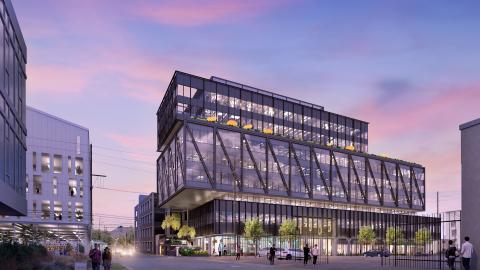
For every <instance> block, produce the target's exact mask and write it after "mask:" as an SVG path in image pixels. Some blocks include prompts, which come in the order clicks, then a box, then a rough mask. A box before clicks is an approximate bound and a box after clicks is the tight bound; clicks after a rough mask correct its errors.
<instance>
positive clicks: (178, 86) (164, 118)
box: [157, 71, 368, 152]
mask: <svg viewBox="0 0 480 270" xmlns="http://www.w3.org/2000/svg"><path fill="white" fill-rule="evenodd" d="M187 118H188V119H192V118H193V119H197V120H203V121H207V122H215V123H218V124H223V125H228V126H233V127H238V128H242V129H245V130H253V131H256V132H260V133H265V134H271V135H274V136H280V137H285V138H291V139H294V140H299V141H305V142H311V143H315V144H320V145H325V146H334V147H338V148H345V149H348V150H354V151H358V152H367V151H368V123H367V122H365V121H361V120H357V119H354V118H351V117H347V116H343V115H338V114H335V113H332V112H328V111H325V110H324V108H323V107H322V106H318V105H314V104H311V103H308V102H304V101H301V100H298V99H294V98H289V97H285V96H282V95H278V94H275V93H272V92H268V91H265V90H260V89H257V88H254V87H251V86H247V85H244V84H240V83H236V82H232V81H229V80H225V79H221V78H217V77H211V78H210V79H205V78H201V77H198V76H195V75H190V74H187V73H183V72H180V71H176V72H175V73H174V75H173V78H172V80H171V82H170V85H169V87H168V89H167V92H166V94H165V96H164V98H163V100H162V103H161V105H160V107H159V109H158V112H157V119H158V150H159V151H161V150H162V149H163V147H164V146H165V145H164V143H165V141H166V139H167V135H168V134H169V132H168V131H169V130H171V129H172V127H173V126H174V124H175V122H176V120H183V119H187Z"/></svg>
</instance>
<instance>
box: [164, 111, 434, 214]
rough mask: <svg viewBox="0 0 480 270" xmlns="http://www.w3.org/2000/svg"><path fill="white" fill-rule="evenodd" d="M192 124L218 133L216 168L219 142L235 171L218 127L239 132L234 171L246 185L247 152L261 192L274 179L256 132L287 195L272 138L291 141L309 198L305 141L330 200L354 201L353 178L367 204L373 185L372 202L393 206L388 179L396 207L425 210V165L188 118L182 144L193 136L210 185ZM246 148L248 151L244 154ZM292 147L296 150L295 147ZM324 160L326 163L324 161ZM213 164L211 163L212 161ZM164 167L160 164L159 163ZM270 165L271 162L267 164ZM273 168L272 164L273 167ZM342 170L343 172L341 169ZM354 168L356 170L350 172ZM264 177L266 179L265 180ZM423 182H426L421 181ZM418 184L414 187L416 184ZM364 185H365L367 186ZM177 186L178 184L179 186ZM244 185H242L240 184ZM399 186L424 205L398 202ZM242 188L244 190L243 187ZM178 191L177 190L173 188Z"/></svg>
mask: <svg viewBox="0 0 480 270" xmlns="http://www.w3.org/2000/svg"><path fill="white" fill-rule="evenodd" d="M190 125H197V126H203V127H206V128H210V129H211V130H212V132H213V134H214V135H215V136H213V141H214V143H213V145H212V146H211V147H213V151H212V153H215V154H214V155H213V161H214V162H213V164H211V165H212V166H211V168H213V171H214V172H215V171H216V169H217V168H216V167H217V164H216V163H217V162H216V161H215V159H216V153H217V149H216V147H217V144H218V145H219V146H220V147H221V148H222V152H223V153H224V155H225V158H226V159H227V162H228V166H229V168H230V171H231V172H233V171H232V160H231V158H232V157H231V156H230V155H229V153H228V150H227V149H226V148H227V147H226V146H225V144H224V142H223V141H222V134H220V132H219V130H224V131H230V132H235V133H236V134H238V138H239V140H240V145H241V149H242V151H241V153H242V154H241V155H240V159H242V160H240V163H239V164H242V165H241V170H240V172H241V173H240V176H238V174H236V172H234V173H235V174H236V176H234V177H237V178H238V179H239V180H240V182H241V183H242V185H243V181H244V176H243V175H244V170H246V168H244V165H243V163H244V162H243V159H244V158H246V157H245V155H246V156H248V157H249V158H250V160H251V161H252V162H253V163H254V166H253V167H254V170H253V171H254V172H255V174H256V175H257V176H259V177H258V179H257V180H258V181H259V183H260V184H261V186H262V189H261V190H262V193H263V194H265V195H269V194H270V192H269V190H268V189H269V187H270V184H269V181H271V179H268V177H269V173H268V169H267V172H266V174H265V179H263V177H262V172H261V171H260V169H259V167H258V164H259V163H258V160H256V159H255V156H254V155H253V153H252V149H251V147H250V143H249V140H248V139H247V136H246V135H249V136H254V137H256V138H260V139H262V140H264V142H265V148H266V151H265V161H266V162H267V164H269V163H268V159H269V158H272V159H273V160H272V161H271V162H272V163H274V164H273V166H275V167H276V169H277V171H278V176H279V178H280V179H281V180H282V183H283V186H284V188H285V191H286V195H287V196H292V190H291V188H290V186H291V183H290V177H291V176H290V174H289V175H288V177H287V175H285V174H284V172H283V170H282V166H280V162H279V160H278V157H277V155H276V152H275V149H274V146H273V145H272V140H275V141H280V142H284V143H288V145H289V146H288V150H289V152H290V154H289V155H288V156H289V162H288V166H289V170H291V169H292V165H294V164H295V166H296V167H298V169H299V170H301V171H302V172H301V176H302V179H303V183H304V184H305V185H306V187H307V189H306V190H307V191H308V192H306V193H307V194H308V196H307V197H308V198H309V199H318V198H315V197H314V196H313V194H312V193H313V185H312V183H313V180H309V179H307V177H306V175H305V174H304V173H303V170H302V167H304V166H301V165H302V164H301V162H300V161H299V157H298V155H297V153H296V151H295V149H294V148H295V147H294V145H297V144H298V145H303V146H308V147H309V148H308V149H309V152H310V155H313V156H314V157H313V160H312V157H310V158H309V159H310V161H309V162H308V163H309V164H310V168H306V169H307V170H306V171H308V172H309V174H310V175H311V178H313V174H314V172H315V171H316V170H319V171H320V173H319V174H320V175H319V176H320V177H319V181H321V183H322V184H323V186H324V188H325V190H326V193H327V195H328V199H329V201H333V202H347V203H348V202H352V198H351V191H352V185H350V186H349V185H347V184H345V183H351V182H353V183H354V184H353V186H355V187H358V189H359V190H360V193H361V194H362V197H363V202H364V204H365V205H372V204H371V201H372V200H371V198H369V197H368V190H369V189H373V190H374V192H375V193H376V195H377V200H378V202H377V203H376V204H373V205H376V206H387V207H394V206H393V205H390V206H389V205H386V204H385V202H384V195H383V192H384V186H383V182H384V181H385V182H387V183H388V186H387V188H388V189H389V190H390V192H391V193H392V199H393V201H394V204H395V207H399V208H404V209H417V210H423V209H424V207H425V205H424V199H423V196H424V194H423V193H421V192H420V191H421V190H420V184H419V183H418V180H417V178H416V177H414V176H413V175H414V174H415V170H414V168H416V169H417V170H421V172H422V173H424V168H423V167H420V166H419V165H414V164H410V163H407V162H403V161H396V160H392V159H389V158H384V159H380V158H379V157H378V156H369V155H366V154H361V153H357V152H353V151H345V150H342V149H332V148H329V147H321V146H318V145H314V144H308V143H305V142H299V141H294V140H288V139H285V138H276V137H275V136H271V135H267V134H257V133H254V132H251V131H248V130H243V129H239V128H235V127H228V126H224V125H220V124H217V123H205V122H203V121H199V120H196V119H188V120H184V121H183V126H184V127H185V128H183V129H180V130H183V131H184V132H185V134H184V136H185V137H184V140H183V142H184V144H183V148H184V149H186V146H185V145H186V142H187V138H188V139H191V143H192V145H193V147H194V148H195V151H196V153H197V154H198V157H199V160H200V163H201V165H202V167H203V169H204V170H205V175H206V176H207V178H208V180H209V183H210V188H215V185H216V179H215V177H216V174H213V175H214V176H213V177H212V175H211V174H210V171H209V169H208V168H209V166H207V164H206V163H205V160H204V157H203V155H202V153H201V150H200V149H199V146H198V143H197V141H196V138H195V137H194V134H193V132H192V130H191V127H190ZM177 135H181V134H177ZM173 137H174V138H177V136H173ZM217 140H218V141H219V143H216V141H217ZM178 143H179V140H178V139H177V144H178ZM168 147H169V146H166V147H165V150H167V149H168ZM178 148H181V146H178ZM243 149H245V150H246V151H245V154H243ZM165 150H164V151H163V152H162V155H161V156H160V158H159V164H160V165H161V164H163V163H162V162H161V160H163V159H164V158H163V157H164V156H165V155H166V153H168V151H165ZM292 150H293V151H292ZM321 151H323V152H324V153H321ZM176 152H178V153H176V155H181V156H182V160H183V165H182V166H183V168H180V169H181V170H182V171H186V169H187V168H185V167H186V166H185V164H187V158H188V157H187V156H186V155H185V154H184V153H186V151H185V150H184V151H183V153H182V152H181V151H176ZM326 152H328V157H327V159H330V162H327V163H321V162H320V161H319V159H318V158H319V157H318V154H319V153H320V155H325V154H326ZM337 153H339V154H342V156H344V158H345V159H346V160H343V163H346V164H345V165H343V166H345V167H342V168H345V169H344V170H343V171H342V169H341V168H340V167H341V166H340V164H339V158H343V157H339V156H338V155H337ZM354 159H355V160H356V162H353V161H354ZM359 160H361V163H359V164H358V165H359V167H357V166H356V165H355V163H358V161H359ZM371 160H376V163H377V164H380V169H378V168H376V169H377V172H376V173H375V172H374V170H373V168H372V165H371V162H370V161H371ZM386 163H388V164H391V165H390V166H394V167H395V168H397V169H396V170H395V172H396V175H395V176H394V177H393V178H392V177H391V175H390V176H389V175H388V172H386V168H384V167H385V166H386V165H385V164H386ZM322 164H323V165H322ZM209 165H210V164H209ZM285 165H287V163H285ZM400 165H402V167H403V168H407V167H408V168H409V169H410V171H411V172H412V173H411V177H410V180H411V184H412V185H411V186H410V187H411V188H410V189H407V186H406V184H405V182H404V181H403V180H404V179H403V178H404V177H403V175H402V173H401V169H400ZM160 167H161V166H160ZM326 167H327V168H329V172H328V175H329V179H327V178H326V177H325V172H324V171H323V170H324V169H325V168H326ZM267 168H268V166H267ZM159 169H160V170H159V173H162V170H161V168H159ZM270 169H271V168H270ZM359 169H362V170H364V171H365V179H364V181H363V182H362V179H361V178H360V175H362V174H360V173H359ZM333 171H336V172H337V174H338V178H337V179H336V180H335V181H338V182H339V183H340V185H341V186H342V189H343V191H344V192H345V195H346V201H338V200H335V198H334V197H335V196H333V191H332V186H333V180H334V179H332V172H333ZM342 172H343V173H342ZM351 172H353V173H351ZM183 177H186V178H185V180H184V185H185V186H187V187H188V183H189V181H191V179H187V175H186V173H185V174H184V176H183ZM369 178H370V179H371V180H372V181H373V183H371V184H370V185H368V179H369ZM158 179H159V180H160V179H161V177H159V178H158ZM264 180H265V181H264ZM377 180H378V181H381V183H380V185H379V183H378V182H377ZM398 180H400V182H401V184H402V188H400V183H399V181H398ZM392 181H396V183H395V185H393V186H392ZM422 184H423V183H422ZM413 185H415V187H416V188H414V186H413ZM159 186H161V183H159ZM364 186H365V187H364ZM176 188H178V185H177V187H176ZM240 188H241V187H240ZM398 189H402V190H401V191H402V192H404V193H405V194H406V195H407V194H408V195H410V193H411V192H412V191H413V189H415V191H416V194H417V197H418V198H420V203H421V205H416V206H415V207H414V205H413V204H412V202H411V198H412V197H411V196H407V197H406V199H407V201H408V206H407V205H405V204H402V203H401V202H399V196H398V195H397V194H398V191H397V190H398ZM240 191H242V190H241V189H240ZM168 193H169V195H170V194H171V192H168ZM173 193H175V192H173ZM159 194H161V196H162V195H163V194H162V192H161V189H160V192H159ZM166 199H167V198H166V197H165V196H164V197H162V198H161V200H163V201H165V200H166ZM352 203H358V202H352Z"/></svg>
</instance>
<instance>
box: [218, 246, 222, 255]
mask: <svg viewBox="0 0 480 270" xmlns="http://www.w3.org/2000/svg"><path fill="white" fill-rule="evenodd" d="M222 251H223V247H222V243H219V244H218V256H219V257H222Z"/></svg>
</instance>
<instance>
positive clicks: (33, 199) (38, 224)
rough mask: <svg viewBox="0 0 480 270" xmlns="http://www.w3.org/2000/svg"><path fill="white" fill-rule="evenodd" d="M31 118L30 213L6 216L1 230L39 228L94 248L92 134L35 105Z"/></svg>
mask: <svg viewBox="0 0 480 270" xmlns="http://www.w3.org/2000/svg"><path fill="white" fill-rule="evenodd" d="M26 115H27V119H26V120H27V121H26V122H27V132H28V134H27V158H26V198H27V212H28V214H27V216H26V217H4V218H0V223H2V224H1V225H0V226H3V227H5V226H19V228H21V226H24V225H33V228H34V229H35V230H38V231H42V232H44V233H46V234H49V235H54V236H56V237H57V238H58V240H70V241H78V242H82V243H84V246H85V247H88V243H89V240H90V239H89V238H90V229H91V224H92V217H91V213H92V211H91V203H92V194H91V148H90V140H89V131H88V129H87V128H84V127H82V126H79V125H77V124H74V123H71V122H68V121H66V120H63V119H61V118H58V117H56V116H53V115H50V114H47V113H45V112H42V111H39V110H37V109H34V108H31V107H27V111H26ZM12 223H13V224H14V225H12ZM15 224H16V225H15ZM0 229H1V228H0Z"/></svg>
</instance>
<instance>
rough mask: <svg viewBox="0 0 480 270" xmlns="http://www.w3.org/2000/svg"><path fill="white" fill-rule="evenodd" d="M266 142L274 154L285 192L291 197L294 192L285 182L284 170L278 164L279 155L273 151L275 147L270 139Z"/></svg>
mask: <svg viewBox="0 0 480 270" xmlns="http://www.w3.org/2000/svg"><path fill="white" fill-rule="evenodd" d="M266 140H267V145H268V149H269V150H270V152H271V154H272V157H273V161H274V162H275V164H276V165H277V170H278V173H279V174H280V178H281V179H282V182H283V185H284V187H285V190H286V191H287V193H288V195H291V194H292V192H291V190H290V187H289V186H288V184H287V182H286V180H285V176H284V175H283V171H282V168H281V167H280V164H279V163H278V159H277V155H276V154H275V151H273V146H272V144H271V143H270V140H269V139H268V138H266Z"/></svg>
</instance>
